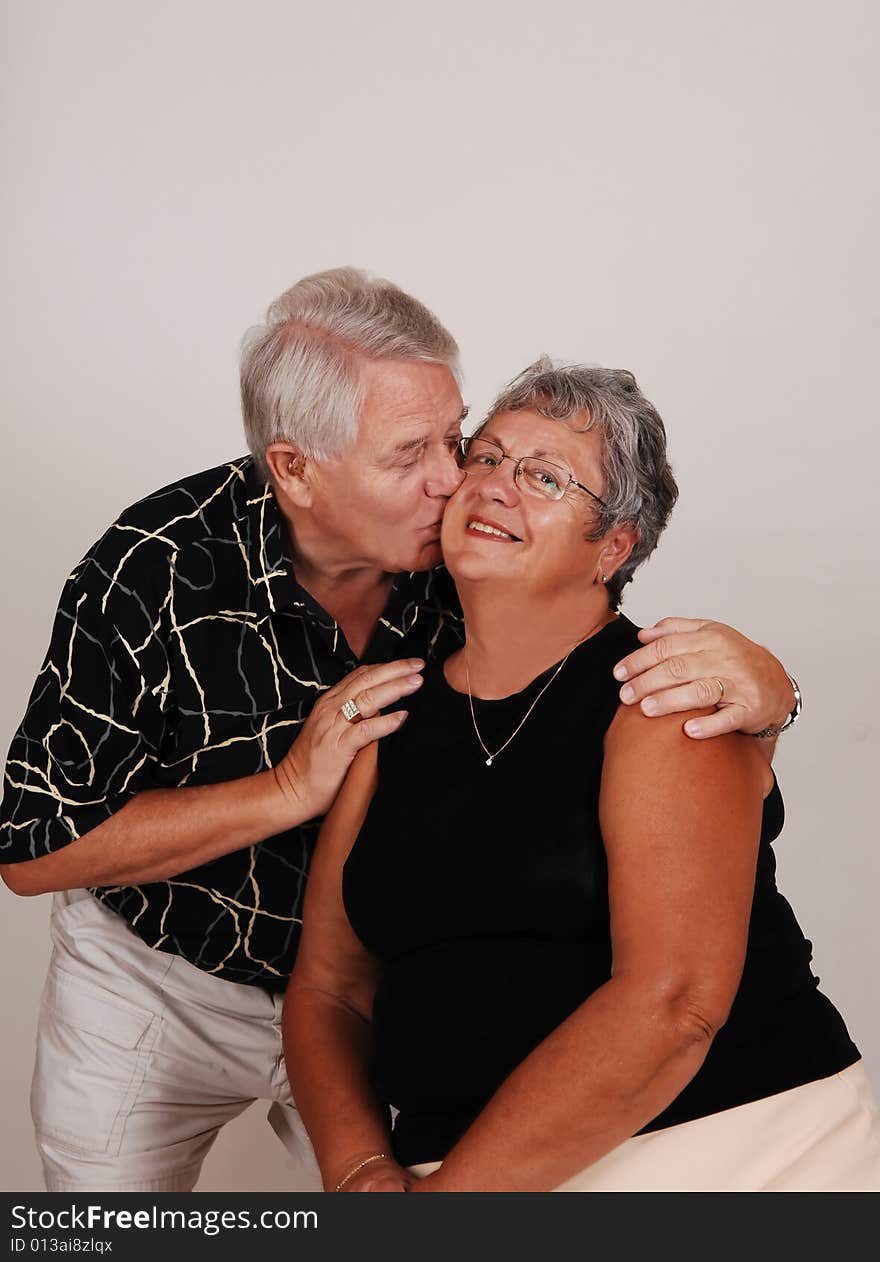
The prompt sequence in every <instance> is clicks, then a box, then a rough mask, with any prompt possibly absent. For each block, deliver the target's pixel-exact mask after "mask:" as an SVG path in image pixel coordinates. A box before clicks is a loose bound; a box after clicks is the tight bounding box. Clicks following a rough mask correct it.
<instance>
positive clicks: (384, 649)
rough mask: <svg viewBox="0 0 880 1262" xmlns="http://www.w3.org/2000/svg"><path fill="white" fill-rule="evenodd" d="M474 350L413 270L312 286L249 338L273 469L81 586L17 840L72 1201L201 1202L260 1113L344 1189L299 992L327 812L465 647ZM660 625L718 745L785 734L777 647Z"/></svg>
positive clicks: (40, 726)
mask: <svg viewBox="0 0 880 1262" xmlns="http://www.w3.org/2000/svg"><path fill="white" fill-rule="evenodd" d="M457 355H458V352H457V347H456V344H455V342H454V340H453V338H452V337H451V336H450V334H449V333H448V332H447V331H446V330H445V329H444V328H443V326H442V325H441V324H440V323H439V321H438V320H437V319H436V318H435V317H434V316H433V315H432V314H431V313H430V312H429V311H428V310H427V309H426V308H425V307H424V306H422V304H421V303H419V302H417V301H416V300H415V299H414V298H412V297H410V296H409V295H407V294H405V293H403V292H402V291H401V290H400V289H398V288H396V287H395V286H394V285H391V284H390V283H388V282H387V281H383V280H376V279H371V278H369V277H368V276H366V275H365V274H364V273H361V272H358V271H355V270H353V269H339V270H335V271H330V272H324V273H320V274H318V275H315V276H311V277H307V278H305V279H304V280H302V281H300V282H299V283H298V284H297V285H294V287H293V288H292V289H290V290H289V291H288V292H287V293H285V294H284V295H283V296H282V297H281V298H280V299H279V300H278V301H277V302H276V303H274V304H273V305H272V306H271V307H270V309H269V312H268V316H267V320H266V323H265V324H263V325H261V326H259V327H258V328H256V329H254V330H251V332H250V334H249V335H248V336H247V338H246V340H245V344H244V350H243V354H242V365H241V391H242V406H243V413H244V423H245V431H246V434H247V440H248V445H249V447H250V451H251V455H250V456H248V457H243V458H241V459H237V460H233V461H231V462H230V463H229V464H225V465H221V466H220V467H219V468H215V469H211V470H209V471H207V472H204V473H198V474H195V475H194V476H191V477H187V478H184V479H183V480H182V481H180V482H177V483H175V484H173V485H171V486H168V487H165V488H164V489H163V490H161V491H157V492H156V493H155V494H153V495H150V496H148V497H147V498H146V499H144V500H142V501H141V502H140V503H138V504H136V505H135V506H134V507H132V508H130V509H128V510H127V511H126V512H125V513H123V514H122V516H121V517H120V518H119V520H118V521H117V522H115V523H114V524H113V525H112V526H111V527H110V528H109V530H108V531H107V533H106V534H105V535H104V536H103V537H102V538H101V539H100V540H99V541H98V543H96V544H95V546H94V547H93V548H92V549H91V550H90V551H89V553H88V554H87V555H86V557H85V558H84V559H83V561H81V562H80V564H79V565H77V566H76V568H75V569H74V571H73V573H72V574H71V575H70V577H69V579H68V581H67V584H66V586H65V588H64V591H63V594H62V597H61V602H60V605H59V608H58V613H57V617H56V621H55V626H54V630H53V634H52V640H51V644H50V647H49V651H48V655H47V657H46V660H45V663H44V665H43V668H42V670H41V671H40V674H39V676H38V678H37V681H36V684H35V686H34V690H33V693H32V696H31V700H30V703H29V706H28V710H27V713H26V715H25V718H24V720H23V722H22V724H21V727H20V729H19V731H18V733H17V734H16V736H15V738H14V740H13V743H12V748H11V751H10V755H9V762H8V766H7V771H6V789H5V796H4V802H3V818H2V823H3V839H2V851H0V859H2V860H3V864H2V869H0V871H2V875H3V878H4V880H5V881H6V883H7V885H9V887H10V888H11V889H13V890H14V891H15V892H16V893H18V894H24V895H30V894H38V893H45V892H49V891H55V896H54V902H53V911H52V935H53V953H52V961H51V964H50V969H49V976H48V978H47V982H46V987H45V991H44V996H43V1003H42V1008H41V1015H40V1025H39V1033H38V1046H37V1061H36V1069H35V1074H34V1082H33V1088H32V1097H31V1104H32V1112H33V1116H34V1121H35V1126H36V1133H37V1142H38V1145H39V1150H40V1154H41V1158H42V1161H43V1166H44V1171H45V1177H46V1186H47V1187H48V1188H49V1189H50V1190H52V1191H62V1190H64V1191H67V1190H70V1191H77V1190H79V1191H85V1190H143V1191H185V1190H189V1189H191V1188H193V1187H194V1186H195V1183H196V1180H197V1178H198V1175H199V1171H200V1168H201V1164H202V1161H203V1159H204V1157H205V1154H206V1153H207V1151H208V1149H209V1148H210V1146H211V1144H212V1143H213V1141H214V1139H215V1138H216V1135H217V1133H218V1131H219V1129H220V1127H221V1126H222V1125H223V1124H224V1123H225V1122H227V1121H229V1120H231V1119H232V1118H234V1117H235V1116H236V1115H237V1114H239V1113H240V1112H241V1111H242V1110H243V1109H244V1108H246V1107H247V1106H248V1105H249V1104H250V1103H251V1102H253V1101H254V1100H255V1099H266V1100H270V1101H272V1106H271V1108H270V1110H269V1117H270V1120H271V1121H272V1123H273V1125H274V1127H275V1129H276V1131H277V1132H278V1133H279V1135H280V1136H281V1138H282V1139H283V1140H284V1141H285V1143H286V1144H287V1146H288V1148H289V1149H290V1150H291V1152H293V1153H294V1155H296V1156H297V1157H299V1158H300V1159H301V1161H302V1163H303V1169H302V1172H301V1178H300V1186H301V1187H302V1188H309V1187H317V1186H320V1184H319V1182H318V1180H317V1176H316V1174H315V1173H314V1166H313V1163H312V1158H311V1150H310V1147H309V1145H308V1141H307V1140H306V1139H305V1137H304V1132H303V1130H302V1127H301V1125H300V1123H299V1120H298V1116H297V1114H296V1110H295V1107H294V1104H293V1101H292V1099H291V1095H290V1089H289V1087H288V1084H287V1079H286V1076H285V1072H284V1061H283V1056H282V1049H281V1038H280V1025H279V1023H280V1016H281V999H282V994H283V990H284V986H285V983H286V980H287V977H288V975H289V973H290V971H291V968H292V965H293V961H294V956H295V952H296V946H297V941H298V937H299V927H300V914H301V907H302V898H303V887H304V884H305V880H306V874H307V871H308V865H309V857H310V854H311V850H312V846H313V843H314V840H315V837H316V833H317V828H318V822H319V820H320V816H321V815H322V814H323V812H324V811H325V810H326V809H327V807H328V806H329V804H330V802H331V801H332V799H333V797H334V795H335V793H336V791H337V789H338V788H339V785H340V784H341V782H342V779H343V777H344V775H345V772H346V770H347V768H348V766H349V764H350V763H351V760H352V758H353V757H354V755H355V753H356V752H357V750H358V749H359V748H360V747H361V746H363V745H365V744H367V743H368V742H370V741H373V740H377V739H381V737H382V736H384V735H386V734H388V733H389V732H391V731H393V730H395V728H396V727H397V726H398V725H399V723H400V722H401V721H402V719H403V714H402V713H401V712H400V711H399V710H397V709H396V708H395V706H396V703H397V702H398V701H400V699H401V698H403V697H405V696H406V695H407V694H408V693H410V692H412V691H414V690H415V689H416V688H417V687H418V686H419V683H420V674H419V672H420V670H421V668H422V666H423V664H424V661H425V659H426V658H428V657H430V656H432V655H444V654H446V653H448V652H449V651H450V650H451V648H452V647H453V645H455V644H457V643H458V640H459V631H460V611H459V608H458V605H457V602H456V598H455V594H454V592H453V590H452V588H451V585H450V584H449V582H448V579H447V576H446V574H445V571H443V569H442V567H441V568H437V567H438V565H439V562H440V546H439V535H440V521H441V518H442V515H443V509H444V506H445V504H446V501H447V499H448V497H449V496H450V495H451V494H452V492H453V491H454V490H455V489H456V487H457V486H458V484H459V481H460V479H461V474H460V472H459V469H458V466H457V463H456V444H457V441H458V439H459V437H460V433H461V428H460V427H461V423H462V421H463V419H464V416H465V414H466V409H465V408H464V407H463V405H462V399H461V395H460V393H459V387H458V367H457V364H458V360H457ZM651 636H653V642H652V643H651V644H649V645H648V646H646V647H645V648H644V649H642V650H640V652H639V653H636V654H634V655H633V657H632V658H631V659H628V661H627V663H626V666H627V667H628V670H627V672H626V675H625V676H624V677H627V678H629V680H630V684H629V687H630V688H631V689H632V694H631V696H630V697H629V698H628V699H630V700H634V701H638V700H640V699H643V698H645V697H646V696H647V695H648V694H649V693H654V694H657V693H658V692H659V695H658V696H655V701H656V705H657V708H658V710H666V709H685V708H688V707H690V706H692V705H694V704H700V703H703V702H705V701H706V700H707V699H708V700H709V701H710V703H714V702H718V701H720V700H722V699H723V702H724V708H723V709H721V710H719V711H718V713H717V714H716V715H713V716H711V717H710V718H709V719H708V720H706V721H705V724H706V726H704V731H703V733H702V734H703V735H711V734H712V733H713V732H714V731H715V730H727V729H730V728H732V727H741V728H743V729H744V730H747V731H752V732H757V731H758V730H759V729H765V728H768V727H770V728H773V727H774V725H777V726H781V725H782V724H783V723H784V721H785V719H786V716H787V715H788V714H789V712H790V711H791V709H792V706H793V704H794V698H793V694H792V690H791V685H790V683H789V680H788V678H787V676H786V675H785V672H784V671H783V670H782V667H781V666H780V665H779V663H778V662H777V661H776V659H775V658H774V657H772V655H771V654H769V653H768V652H767V651H766V650H764V649H762V648H760V647H759V646H757V645H754V644H752V643H751V642H750V641H748V640H746V639H745V637H742V636H740V635H739V634H738V633H737V632H735V631H733V630H732V629H730V628H726V627H720V626H718V625H716V624H708V625H701V624H698V623H689V622H683V623H681V624H678V623H676V622H674V621H670V622H669V623H668V624H667V625H665V626H664V625H661V626H660V628H659V630H655V631H654V632H653V633H651V635H649V636H648V637H647V638H651ZM669 659H671V660H672V661H673V663H674V669H670V668H669V667H668V666H667V667H665V668H664V666H663V665H661V664H659V663H662V662H663V661H664V660H669ZM664 689H667V691H663V690H664ZM722 692H723V698H722V695H721V694H722ZM358 720H359V721H358Z"/></svg>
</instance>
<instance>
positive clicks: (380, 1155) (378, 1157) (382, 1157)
mask: <svg viewBox="0 0 880 1262" xmlns="http://www.w3.org/2000/svg"><path fill="white" fill-rule="evenodd" d="M387 1160H388V1154H387V1153H386V1152H374V1153H373V1155H372V1157H365V1158H364V1160H363V1161H359V1162H358V1163H357V1165H356V1166H355V1167H354V1169H353V1170H349V1172H348V1174H347V1175H346V1176H345V1178H344V1179H340V1181H339V1182H338V1183H337V1184H336V1187H335V1188H334V1189H333V1191H334V1192H341V1191H342V1189H343V1188H344V1187H345V1185H346V1183H348V1181H349V1179H353V1178H354V1176H355V1175H356V1174H357V1172H358V1171H359V1170H363V1168H364V1166H368V1165H370V1164H371V1163H372V1162H374V1161H387Z"/></svg>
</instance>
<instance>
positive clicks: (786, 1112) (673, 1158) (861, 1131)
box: [410, 1061, 880, 1192]
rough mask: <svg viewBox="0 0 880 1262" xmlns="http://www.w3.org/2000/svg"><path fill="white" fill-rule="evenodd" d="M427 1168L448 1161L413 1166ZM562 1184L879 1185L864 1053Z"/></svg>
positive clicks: (737, 1188) (640, 1142) (877, 1140)
mask: <svg viewBox="0 0 880 1262" xmlns="http://www.w3.org/2000/svg"><path fill="white" fill-rule="evenodd" d="M410 1168H411V1170H412V1171H413V1173H414V1174H416V1175H418V1176H419V1177H421V1178H424V1176H425V1175H428V1174H431V1173H432V1172H433V1171H434V1170H438V1169H439V1168H440V1162H436V1161H435V1162H426V1163H425V1164H423V1165H418V1166H412V1167H410ZM555 1191H557V1192H878V1191H880V1113H878V1110H877V1101H876V1100H875V1098H874V1092H873V1090H872V1088H871V1083H870V1081H869V1079H868V1075H867V1074H866V1072H865V1069H864V1066H863V1065H862V1062H861V1061H857V1062H856V1064H854V1065H850V1067H849V1069H845V1070H844V1071H843V1072H842V1073H839V1074H832V1075H831V1077H830V1078H822V1079H820V1080H819V1081H818V1082H808V1083H806V1084H805V1085H804V1086H802V1087H794V1088H793V1089H792V1090H791V1091H781V1092H779V1093H778V1094H777V1095H772V1096H768V1097H767V1098H766V1099H764V1100H755V1101H753V1102H752V1103H751V1104H741V1105H739V1107H737V1108H734V1109H725V1110H724V1111H723V1112H721V1113H712V1114H711V1115H710V1116H709V1117H699V1118H696V1119H695V1120H694V1121H693V1122H682V1123H681V1124H680V1125H679V1126H668V1127H666V1128H665V1129H664V1130H661V1131H651V1132H650V1133H649V1134H647V1135H635V1136H633V1138H632V1139H628V1140H626V1141H625V1142H624V1143H622V1144H620V1145H619V1146H618V1147H617V1148H614V1149H612V1151H611V1152H609V1153H606V1155H605V1156H604V1157H601V1158H600V1159H599V1160H598V1161H596V1162H594V1163H593V1165H591V1166H588V1167H587V1169H586V1170H582V1171H581V1172H580V1173H579V1174H576V1175H574V1176H573V1177H572V1178H571V1179H569V1180H568V1181H567V1182H566V1183H563V1184H562V1186H561V1187H558V1188H556V1189H555Z"/></svg>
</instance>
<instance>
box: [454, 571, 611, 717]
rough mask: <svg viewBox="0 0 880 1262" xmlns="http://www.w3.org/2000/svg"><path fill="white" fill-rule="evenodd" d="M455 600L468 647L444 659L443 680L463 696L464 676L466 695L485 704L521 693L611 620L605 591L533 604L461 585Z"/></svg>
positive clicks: (516, 596) (509, 594)
mask: <svg viewBox="0 0 880 1262" xmlns="http://www.w3.org/2000/svg"><path fill="white" fill-rule="evenodd" d="M459 596H460V597H461V604H462V611H463V613H464V625H465V631H466V635H467V645H466V650H462V651H460V652H458V653H455V654H453V656H452V657H451V658H450V659H449V661H448V664H447V672H446V674H447V679H448V680H449V682H450V684H451V685H452V686H453V687H454V688H459V689H460V690H461V691H465V690H466V689H467V676H468V675H469V676H470V690H471V692H472V693H473V694H474V695H475V696H479V697H482V698H483V699H484V700H492V699H493V698H498V697H508V696H510V695H511V694H512V693H514V692H519V691H521V690H522V689H523V688H525V687H526V685H527V684H528V683H529V682H530V681H531V680H532V679H535V678H536V677H537V676H538V675H540V674H542V673H543V672H544V671H545V670H548V669H549V668H550V667H551V666H552V665H553V664H554V662H558V661H560V660H561V659H562V658H563V657H565V655H566V653H569V652H570V651H571V650H572V649H573V648H574V646H575V645H576V644H579V643H580V642H581V641H582V640H585V639H588V638H589V637H590V636H591V635H595V633H596V632H597V631H599V630H601V629H602V627H604V626H605V625H606V624H607V623H609V622H611V621H613V619H614V618H615V616H616V615H615V614H614V612H613V611H612V610H610V609H609V608H608V599H607V597H606V594H605V589H604V588H596V589H590V590H589V591H587V592H586V593H584V595H583V596H580V594H578V598H577V599H574V600H573V599H572V597H571V594H570V593H567V594H566V595H565V596H564V597H560V598H558V599H556V600H553V599H547V600H540V601H538V600H536V599H534V598H532V599H530V600H524V599H523V597H522V596H521V595H520V594H519V593H518V592H516V591H515V590H511V589H510V588H509V587H508V589H507V590H503V589H502V590H489V589H487V588H486V587H485V586H482V585H481V588H480V589H478V590H475V591H469V590H468V588H467V586H466V585H461V587H460V589H459ZM465 653H466V658H465Z"/></svg>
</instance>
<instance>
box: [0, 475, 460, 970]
mask: <svg viewBox="0 0 880 1262" xmlns="http://www.w3.org/2000/svg"><path fill="white" fill-rule="evenodd" d="M460 642H461V612H460V608H459V606H458V603H457V598H456V596H455V592H454V589H453V587H452V584H451V581H450V580H449V577H448V575H447V573H446V571H445V570H443V569H442V568H439V569H437V570H433V571H428V572H426V573H421V574H401V575H398V577H397V578H396V579H395V582H394V585H393V588H392V591H391V594H390V597H389V600H388V604H387V606H386V608H385V610H384V612H383V614H382V617H381V618H380V620H379V624H378V626H377V628H376V632H375V634H374V636H373V639H372V640H371V642H370V644H369V646H368V648H367V650H366V653H365V654H364V656H363V658H362V659H361V661H362V662H381V661H390V660H393V659H395V658H403V657H411V656H418V657H425V658H428V657H431V656H434V655H438V656H445V655H446V654H448V653H449V652H451V651H452V649H453V648H454V647H455V646H457V645H458V644H459V643H460ZM357 665H358V662H357V661H356V659H355V657H354V655H353V653H352V652H351V649H350V648H349V646H348V644H347V643H346V640H345V637H344V635H343V632H342V630H341V629H340V627H339V626H338V625H337V624H336V622H335V621H334V620H333V619H332V618H331V617H330V616H329V614H327V613H326V612H325V611H324V610H323V609H322V608H321V607H320V606H319V605H318V604H317V603H316V602H315V601H314V600H313V599H312V598H311V596H310V595H309V594H308V593H307V592H306V591H305V590H304V589H303V588H302V587H300V585H299V584H298V583H297V581H296V577H295V575H294V571H293V565H292V563H291V560H290V556H289V552H288V547H287V533H286V529H285V527H284V523H283V518H282V516H281V513H280V510H279V508H278V506H277V503H276V501H275V498H274V495H273V494H272V491H271V489H270V488H269V487H268V486H267V485H266V484H265V483H264V482H263V481H262V479H261V478H260V477H259V475H258V474H257V472H256V470H255V467H254V464H253V461H252V460H251V458H250V457H243V458H241V459H239V460H234V461H232V462H230V463H229V464H225V465H221V466H219V467H218V468H216V469H210V470H208V471H207V472H204V473H198V474H195V475H194V476H193V477H189V478H185V479H183V481H181V482H177V483H174V484H173V485H171V486H168V487H165V488H164V489H163V490H161V491H157V492H156V493H155V494H153V495H150V496H148V497H147V498H146V499H144V500H141V501H140V502H139V503H138V504H135V505H134V506H133V507H132V508H129V509H128V510H126V512H124V513H123V514H122V516H121V517H120V518H119V520H118V521H117V522H115V523H114V524H113V525H112V526H111V527H110V529H109V530H108V531H107V533H106V534H105V535H104V536H103V538H102V539H100V540H99V541H98V543H96V544H95V546H94V547H93V548H92V549H91V550H90V551H89V552H88V554H87V555H86V556H85V558H84V559H83V560H82V561H81V562H80V564H79V565H78V566H77V567H76V568H75V569H74V571H73V573H72V574H71V575H70V577H69V578H68V580H67V583H66V584H65V587H64V590H63V593H62V596H61V601H60V604H59V607H58V613H57V615H56V619H55V625H54V629H53V632H52V639H51V643H50V646H49V651H48V653H47V655H46V660H45V662H44V664H43V667H42V669H41V671H40V673H39V675H38V677H37V681H36V684H35V685H34V689H33V692H32V694H31V699H30V702H29V704H28V709H27V712H26V714H25V717H24V719H23V721H22V724H21V726H20V728H19V730H18V732H17V733H16V735H15V737H14V738H13V741H12V746H11V749H10V751H9V760H8V763H7V768H6V780H5V791H4V798H3V806H2V814H0V862H3V863H12V862H18V861H22V860H25V859H32V858H38V857H39V856H40V855H44V854H47V853H49V852H51V851H54V850H57V849H59V847H61V846H65V845H67V844H68V843H69V842H71V841H73V840H75V839H76V838H78V837H81V836H82V835H83V834H84V833H86V832H89V831H90V830H91V829H93V828H95V827H96V826H97V825H98V824H100V823H101V822H102V821H103V820H105V819H108V818H109V817H110V816H111V815H112V814H113V813H114V811H117V810H119V809H120V807H122V806H124V805H125V803H126V802H128V801H129V800H130V799H131V797H132V796H133V795H134V794H135V793H138V792H139V791H141V790H144V789H150V788H169V787H175V786H179V785H198V784H215V783H218V782H221V781H225V780H233V779H237V778H239V777H242V776H247V775H252V774H255V773H256V772H259V771H263V770H265V769H266V768H268V767H270V766H274V765H275V764H276V763H277V762H279V761H280V760H281V759H282V758H283V756H284V755H285V753H286V752H287V750H288V749H289V747H290V745H291V743H292V741H293V740H294V739H295V737H296V735H297V733H298V731H299V728H300V726H301V724H302V723H303V721H304V720H305V718H306V717H307V716H308V714H309V711H310V710H311V708H312V705H313V704H314V702H315V699H316V698H317V697H318V696H319V695H320V693H321V692H322V691H323V690H325V689H327V688H329V687H332V685H333V684H335V683H337V682H338V681H339V680H340V679H341V678H342V677H343V676H344V675H346V674H347V673H348V672H349V671H351V670H353V669H354V668H355V666H357ZM319 823H320V821H319V820H312V821H309V822H308V823H306V824H303V825H302V826H300V827H297V828H293V829H290V830H289V831H288V832H285V833H283V834H281V835H279V836H277V837H271V838H269V839H268V840H266V841H264V842H261V843H260V844H258V845H254V846H249V847H247V848H246V849H244V850H239V851H236V852H235V853H233V854H228V855H225V856H223V857H222V858H220V859H216V860H214V861H213V862H212V863H208V864H205V865H204V866H202V867H199V868H194V869H193V870H192V871H189V872H182V873H180V874H179V875H178V876H176V877H174V878H172V879H171V880H167V881H156V882H154V883H150V884H145V885H136V886H112V887H107V888H101V889H97V890H94V891H93V893H94V894H95V895H96V897H97V898H99V899H100V900H101V901H102V902H103V903H105V904H106V905H107V906H108V907H110V908H112V909H113V910H114V911H116V912H118V913H119V915H121V916H122V917H124V918H125V920H127V921H128V922H129V924H130V925H131V927H132V928H133V929H134V930H135V931H136V932H137V933H138V934H139V935H140V937H141V938H142V939H143V940H144V941H145V942H146V943H147V944H148V945H149V946H151V947H156V948H158V949H160V950H163V951H170V952H174V953H176V954H178V955H181V956H183V957H184V958H185V959H187V960H190V961H191V962H192V963H193V964H195V965H197V966H198V967H199V968H201V969H204V970H205V971H207V972H210V973H214V974H216V975H218V976H220V977H224V978H227V979H229V980H230V981H238V982H249V983H255V984H258V985H261V986H265V987H267V988H269V989H274V990H278V989H282V988H283V987H284V985H285V983H286V980H287V977H288V976H289V974H290V971H291V968H292V966H293V961H294V956H295V954H296V947H297V943H298V940H299V932H300V924H301V921H300V917H301V914H302V900H303V887H304V884H305V879H306V874H307V871H308V865H309V859H310V857H311V853H312V849H313V847H314V843H315V839H316V836H317V831H318V827H319Z"/></svg>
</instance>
